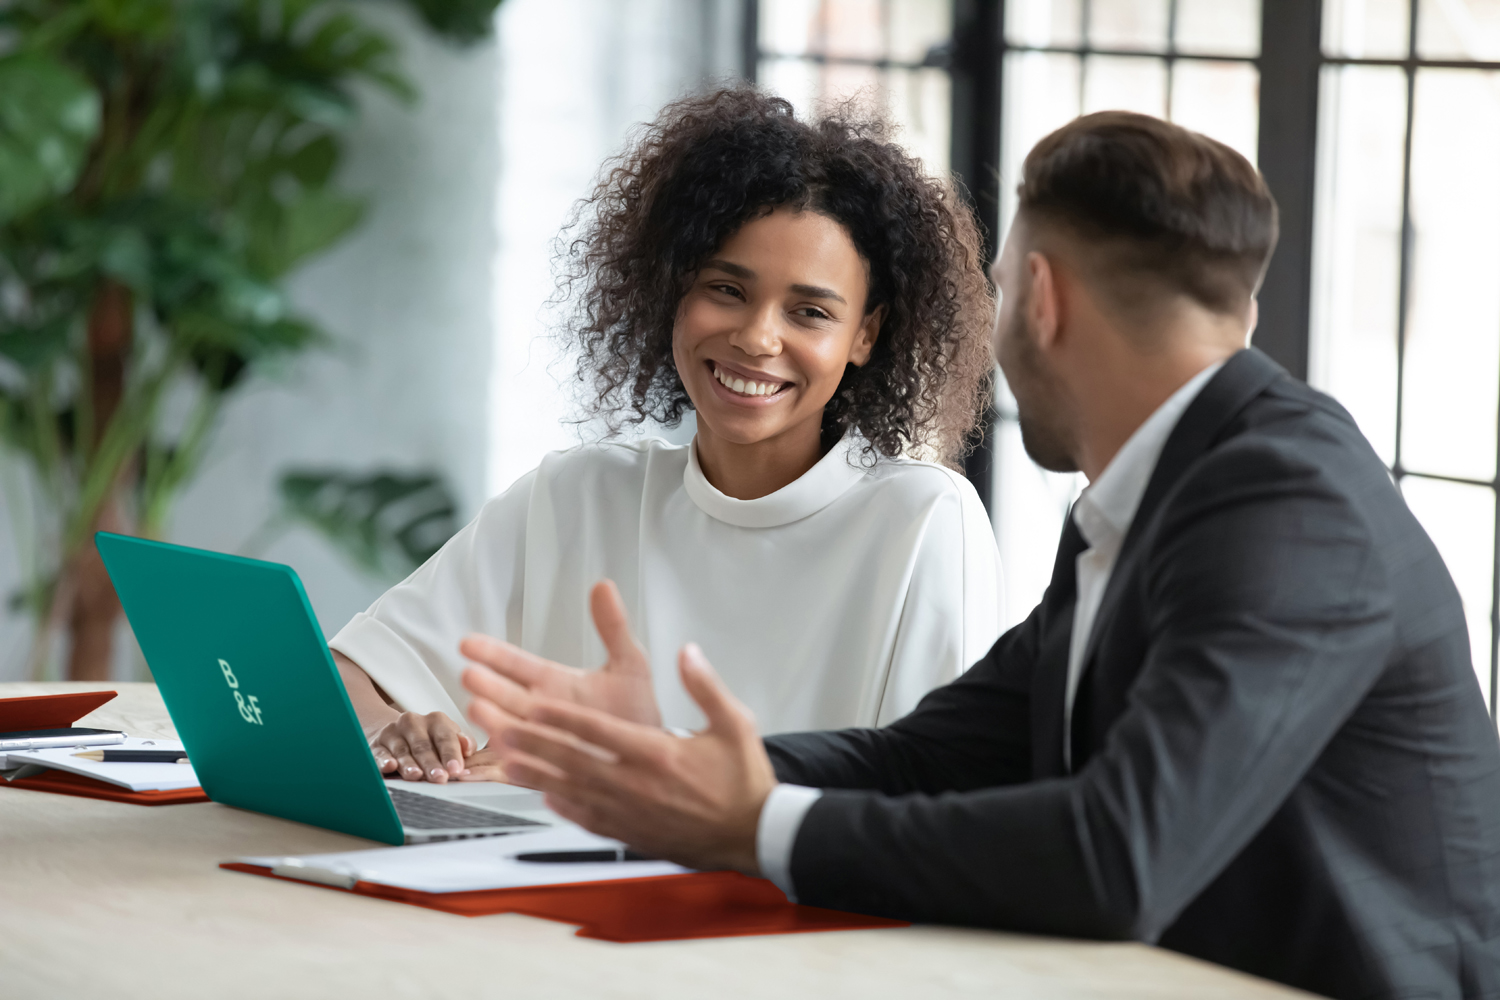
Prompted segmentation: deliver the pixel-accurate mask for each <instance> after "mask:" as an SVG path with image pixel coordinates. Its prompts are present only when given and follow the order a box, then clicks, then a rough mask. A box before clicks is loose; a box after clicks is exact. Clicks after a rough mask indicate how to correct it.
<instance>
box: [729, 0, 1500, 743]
mask: <svg viewBox="0 0 1500 1000" xmlns="http://www.w3.org/2000/svg"><path fill="white" fill-rule="evenodd" d="M1081 2H1082V4H1083V8H1084V13H1083V16H1084V17H1085V18H1087V17H1088V10H1089V6H1090V0H1081ZM1167 2H1168V5H1169V6H1168V35H1167V37H1168V43H1167V46H1166V49H1165V51H1161V50H1157V51H1150V50H1133V49H1132V50H1121V49H1112V48H1105V47H1095V46H1092V45H1091V44H1089V43H1088V42H1087V41H1085V42H1084V44H1081V45H1077V46H1030V45H1016V44H1012V43H1011V42H1010V41H1009V39H1008V38H1007V35H1006V0H953V38H952V41H951V42H950V43H949V44H948V45H947V46H939V47H936V48H934V49H933V50H932V51H930V52H929V53H928V56H927V58H926V59H925V60H923V61H922V62H921V63H900V62H892V61H886V60H869V59H844V58H835V57H826V56H804V57H802V58H807V59H809V60H811V61H814V62H819V63H829V62H847V63H854V64H862V65H869V66H874V67H877V68H882V69H887V68H907V69H915V68H917V67H919V66H927V67H933V66H938V67H942V68H946V69H947V70H948V72H949V74H950V76H951V79H952V95H953V96H952V122H951V132H950V134H951V137H952V145H951V156H950V166H951V169H952V172H953V174H954V176H955V177H956V179H957V180H958V181H959V182H960V184H961V189H962V191H963V194H964V196H965V197H966V198H967V199H968V200H969V203H970V205H971V206H972V207H973V208H974V210H975V214H976V215H977V216H978V219H979V222H980V230H981V233H982V237H983V240H984V252H985V255H986V258H987V259H993V257H994V255H995V252H996V250H997V239H998V235H999V234H998V228H999V225H1000V214H1001V191H1000V183H1001V152H1002V147H1003V140H1004V136H1003V129H1004V107H1005V105H1004V98H1005V61H1006V56H1007V55H1008V54H1009V53H1011V52H1048V53H1057V54H1070V55H1077V56H1079V57H1080V59H1082V57H1086V56H1089V55H1105V56H1109V55H1119V56H1148V57H1156V58H1160V59H1164V60H1165V61H1166V62H1167V68H1168V74H1169V76H1168V96H1167V100H1168V102H1169V104H1168V106H1169V107H1170V101H1171V87H1170V73H1171V69H1172V67H1173V65H1174V64H1175V63H1176V62H1177V61H1181V60H1190V59H1199V60H1209V61H1216V62H1243V63H1250V64H1253V65H1254V66H1255V67H1256V69H1257V70H1258V71H1259V74H1260V107H1259V135H1258V139H1257V150H1256V155H1257V159H1258V161H1259V162H1258V166H1259V168H1260V171H1261V174H1262V176H1264V177H1265V179H1266V184H1267V186H1268V187H1269V188H1270V190H1271V193H1272V195H1273V196H1274V197H1275V198H1276V202H1277V206H1278V208H1279V211H1280V226H1281V236H1280V240H1279V242H1278V244H1277V248H1276V253H1275V254H1274V255H1273V256H1272V258H1271V262H1270V265H1269V266H1268V268H1267V271H1266V276H1265V280H1264V282H1263V284H1262V286H1261V289H1260V293H1259V295H1258V297H1257V298H1258V303H1259V310H1260V311H1259V321H1258V325H1257V328H1256V333H1255V338H1254V343H1255V346H1256V347H1257V348H1259V349H1260V350H1261V351H1263V352H1265V353H1266V354H1267V355H1269V356H1270V357H1271V358H1272V359H1273V360H1275V361H1276V362H1278V363H1279V364H1281V365H1282V367H1284V368H1286V370H1287V371H1288V372H1290V373H1291V374H1292V375H1293V376H1294V377H1296V378H1299V379H1304V380H1305V379H1306V378H1307V377H1308V366H1309V359H1310V354H1311V339H1312V315H1313V292H1314V287H1313V278H1314V226H1315V220H1316V210H1317V204H1316V192H1317V183H1318V147H1319V124H1320V123H1319V94H1320V86H1321V81H1322V76H1323V72H1324V70H1325V68H1326V67H1330V66H1392V67H1399V68H1401V69H1402V70H1403V71H1404V72H1405V75H1406V91H1407V93H1406V97H1407V103H1406V122H1405V142H1404V152H1403V163H1402V193H1401V253H1400V270H1399V281H1400V286H1399V288H1398V292H1397V294H1398V304H1397V344H1396V350H1397V358H1396V366H1397V368H1396V370H1397V382H1396V393H1397V398H1396V401H1395V402H1396V452H1395V461H1394V463H1393V465H1392V467H1391V469H1390V471H1391V475H1392V476H1393V477H1394V478H1395V480H1396V482H1397V483H1398V484H1399V483H1400V482H1401V481H1402V480H1403V479H1404V478H1406V477H1407V476H1414V477H1417V478H1422V479H1431V480H1437V481H1444V482H1453V483H1460V484H1465V485H1471V486H1480V487H1487V488H1489V489H1490V490H1492V491H1493V492H1494V493H1495V495H1496V501H1497V502H1496V504H1495V510H1496V516H1495V520H1496V523H1495V549H1494V551H1493V552H1492V553H1491V569H1492V589H1491V601H1490V663H1489V688H1490V711H1491V716H1492V718H1496V719H1500V455H1497V463H1496V465H1497V471H1496V477H1495V478H1494V479H1493V480H1488V481H1481V480H1475V479H1465V478H1462V477H1453V476H1443V475H1436V474H1432V473H1422V472H1417V471H1414V470H1410V469H1406V468H1405V467H1403V465H1402V463H1401V426H1402V425H1401V421H1402V416H1403V415H1402V406H1403V399H1402V386H1403V384H1404V375H1405V360H1406V359H1405V354H1406V332H1407V325H1408V319H1409V317H1408V302H1409V293H1410V285H1411V280H1412V276H1411V272H1412V258H1413V249H1414V237H1415V232H1414V229H1413V225H1412V217H1411V159H1412V133H1413V119H1414V114H1415V101H1414V97H1415V89H1416V79H1417V73H1418V72H1419V71H1420V70H1423V69H1472V70H1476V71H1490V72H1495V71H1500V62H1485V61H1481V60H1455V59H1424V58H1421V57H1420V55H1419V49H1418V40H1419V39H1418V33H1419V30H1420V25H1421V20H1420V14H1421V4H1422V3H1423V2H1424V0H1407V3H1408V4H1409V10H1408V15H1409V18H1410V20H1409V23H1408V39H1407V52H1406V55H1405V57H1402V58H1394V57H1391V58H1365V57H1351V56H1338V55H1328V54H1326V53H1325V52H1324V51H1323V44H1322V42H1323V39H1322V35H1323V20H1324V18H1323V0H1262V2H1261V37H1260V52H1259V54H1258V55H1256V56H1254V57H1249V56H1245V55H1213V54H1201V53H1197V52H1194V53H1183V52H1178V51H1176V49H1175V44H1174V39H1173V37H1172V36H1173V34H1174V32H1173V30H1172V26H1173V25H1175V22H1176V11H1177V0H1167ZM1426 2H1432V0H1426ZM743 3H744V11H745V21H744V25H745V44H744V58H745V65H744V75H745V78H746V79H747V80H749V81H750V82H752V83H753V82H755V79H756V74H757V68H758V64H759V62H760V60H761V59H763V58H776V57H782V56H785V55H787V54H783V53H768V52H763V51H761V49H760V46H759V20H760V18H759V3H758V2H757V0H743ZM1085 37H1087V34H1086V33H1085ZM1006 416H1009V417H1010V418H1011V419H1013V416H1010V415H1006ZM1003 418H1004V417H1002V414H1001V413H1000V411H999V409H998V408H997V407H995V406H994V405H993V404H992V406H991V409H990V414H989V418H988V419H987V420H986V421H985V422H984V425H983V427H982V428H981V430H982V433H980V434H977V435H976V438H975V446H974V449H973V450H972V451H971V452H970V453H969V455H968V456H967V458H966V459H965V462H964V471H965V474H966V475H967V476H968V478H969V479H970V480H971V481H972V483H973V484H974V488H975V490H976V492H978V494H979V496H980V499H981V500H983V502H984V504H985V508H986V509H987V510H990V511H991V514H992V515H993V502H994V497H993V489H994V478H995V458H996V456H995V442H996V437H997V435H996V434H995V432H994V428H995V426H996V423H997V422H998V421H999V420H1001V419H1003ZM1496 419H1497V422H1500V414H1497V416H1496ZM1497 426H1500V424H1497Z"/></svg>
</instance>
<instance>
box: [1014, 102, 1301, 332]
mask: <svg viewBox="0 0 1500 1000" xmlns="http://www.w3.org/2000/svg"><path fill="white" fill-rule="evenodd" d="M1017 194H1019V196H1020V217H1021V218H1022V219H1024V220H1025V221H1026V222H1027V223H1028V224H1031V225H1032V226H1034V227H1039V228H1041V229H1042V230H1044V231H1045V230H1047V229H1051V228H1054V227H1060V228H1062V229H1064V230H1066V231H1067V232H1068V234H1069V235H1071V236H1073V237H1075V239H1076V240H1077V241H1078V244H1079V246H1080V249H1082V250H1083V251H1084V255H1085V257H1086V258H1087V261H1086V262H1085V266H1086V269H1087V270H1089V271H1092V272H1093V274H1092V275H1086V277H1093V278H1097V279H1099V280H1100V281H1102V282H1103V283H1104V284H1105V285H1106V286H1107V290H1108V291H1109V292H1110V293H1111V294H1112V297H1113V298H1114V299H1115V300H1116V301H1117V303H1118V304H1119V305H1121V306H1123V307H1125V308H1127V309H1132V308H1134V309H1143V308H1149V307H1150V306H1151V305H1152V304H1153V300H1155V299H1158V298H1159V297H1160V295H1161V294H1162V293H1163V292H1166V293H1168V294H1173V293H1175V294H1182V295H1186V296H1188V297H1190V298H1192V299H1193V300H1195V301H1197V302H1198V303H1201V304H1202V305H1203V306H1205V307H1206V308H1208V309H1211V310H1213V311H1214V312H1218V313H1237V312H1240V311H1242V310H1244V309H1245V308H1247V307H1248V305H1249V302H1250V299H1251V297H1253V296H1254V294H1255V292H1256V290H1257V289H1258V287H1259V285H1260V280H1261V278H1262V277H1263V276H1264V275H1265V270H1266V263H1267V262H1268V261H1269V260H1270V259H1271V251H1272V250H1273V249H1275V247H1276V236H1277V219H1276V201H1275V199H1273V198H1272V197H1271V192H1270V191H1269V190H1268V189H1267V188H1266V184H1265V181H1264V180H1263V179H1262V178H1261V176H1260V173H1259V172H1258V171H1257V170H1256V169H1255V168H1254V167H1253V166H1251V164H1250V162H1249V161H1248V160H1246V159H1245V158H1244V157H1243V156H1241V155H1240V154H1239V153H1237V152H1235V151H1234V150H1232V149H1230V148H1229V147H1228V146H1226V145H1224V144H1223V143H1221V142H1216V141H1214V140H1213V139H1210V138H1208V137H1207V136H1204V135H1199V134H1198V133H1197V132H1191V131H1189V130H1188V129H1185V128H1182V127H1181V126H1179V125H1173V124H1171V123H1169V122H1164V121H1162V120H1161V119H1159V118H1152V117H1150V116H1149V115H1140V114H1133V113H1131V112H1128V111H1101V112H1099V113H1097V114H1092V115H1085V116H1083V117H1082V118H1077V119H1074V120H1073V121H1072V122H1070V123H1068V124H1067V125H1064V126H1063V127H1062V128H1060V129H1058V130H1057V131H1056V132H1053V133H1052V134H1051V135H1049V136H1047V137H1046V138H1044V139H1042V141H1041V142H1039V143H1037V144H1036V146H1035V148H1033V149H1032V151H1031V152H1030V153H1029V154H1027V156H1026V163H1025V166H1024V168H1023V170H1022V177H1021V183H1020V185H1019V186H1018V188H1017Z"/></svg>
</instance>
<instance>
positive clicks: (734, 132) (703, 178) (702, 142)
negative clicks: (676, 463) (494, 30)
mask: <svg viewBox="0 0 1500 1000" xmlns="http://www.w3.org/2000/svg"><path fill="white" fill-rule="evenodd" d="M888 131H889V129H888V126H887V125H886V123H885V121H884V120H883V119H882V118H880V117H878V116H874V115H871V114H868V113H867V112H864V111H862V110H860V109H858V108H856V107H855V106H854V105H853V104H852V103H848V104H844V105H841V106H838V107H836V108H834V109H832V110H830V111H829V112H828V113H826V114H824V115H823V116H822V117H820V118H819V119H818V120H817V121H815V122H805V121H799V120H798V119H797V118H796V117H795V115H794V114H793V111H792V106H791V104H790V103H788V102H787V101H785V100H782V99H781V98H777V97H771V96H768V95H766V94H763V93H760V92H759V91H756V90H753V89H750V88H743V87H737V88H731V89H726V90H720V91H718V92H716V93H712V94H708V95H706V96H702V97H692V98H688V99H685V100H681V101H678V102H676V103H674V104H669V105H667V107H666V108H664V109H663V110H662V112H661V114H660V115H659V116H658V117H657V119H656V120H655V121H654V122H652V123H651V124H650V125H648V126H646V127H645V128H644V130H643V131H641V132H640V133H638V134H637V136H636V137H635V138H634V141H633V142H632V143H631V145H630V146H629V148H627V149H626V151H625V152H624V153H623V154H622V155H621V156H619V157H618V158H616V159H614V160H611V161H609V162H608V163H606V165H605V170H604V174H603V178H602V180H600V182H599V183H598V186H597V187H596V188H595V189H594V192H593V194H592V195H591V196H590V197H588V198H586V199H584V200H583V201H582V202H580V203H579V206H578V210H577V214H576V215H575V217H574V220H573V222H572V223H570V225H569V227H568V229H566V230H565V231H564V232H565V234H571V238H570V239H567V242H566V244H565V250H564V252H563V254H564V259H565V266H564V272H563V276H562V278H561V281H560V284H559V296H560V298H561V300H563V301H572V303H573V308H574V309H575V312H574V314H573V315H572V317H571V321H570V322H568V323H567V324H566V331H565V333H564V336H566V337H567V338H568V340H569V341H570V342H571V344H572V346H573V348H574V349H575V350H576V351H577V352H578V354H579V357H578V366H577V378H578V380H579V382H580V383H584V384H589V383H592V387H593V390H594V393H595V395H594V398H593V399H592V401H591V403H590V409H591V410H592V412H593V414H594V415H596V416H602V417H604V418H605V420H606V422H607V424H608V426H609V428H610V430H611V431H618V430H619V429H620V427H621V426H622V425H623V424H626V423H634V424H639V423H641V422H643V421H645V420H646V419H648V418H649V419H652V420H656V421H658V422H660V423H663V424H665V425H668V426H671V425H674V424H676V423H677V422H678V421H679V420H681V418H682V414H683V412H684V411H686V410H688V409H690V408H691V407H692V402H691V401H690V400H689V399H688V395H687V392H686V390H685V389H684V388H683V385H682V380H681V379H680V378H679V377H678V373H677V368H676V365H675V364H674V363H673V360H672V330H673V326H674V322H675V319H676V316H677V310H678V305H679V304H680V302H681V300H682V296H683V295H684V294H685V292H686V289H687V288H688V287H689V285H690V284H691V281H692V278H693V275H694V273H695V272H696V270H697V268H698V267H699V266H700V265H701V264H702V262H703V261H704V260H706V259H708V258H709V257H710V256H711V255H712V254H713V253H714V251H716V250H717V249H718V248H719V247H720V246H722V245H723V243H724V242H725V240H727V239H728V238H729V237H730V236H732V235H733V234H734V233H736V232H737V231H738V230H739V229H740V227H741V226H743V225H744V224H745V223H746V222H749V221H751V220H752V219H755V218H758V217H761V216H763V215H767V214H769V213H770V212H772V211H774V210H775V209H777V208H780V207H784V206H785V207H791V208H793V209H796V210H810V211H814V212H817V213H819V214H821V215H825V216H827V217H829V218H831V219H833V220H834V221H835V222H838V223H839V224H840V225H841V226H843V227H844V229H845V230H846V231H847V232H848V233H849V236H850V238H851V239H852V241H853V243H854V246H855V249H856V250H857V251H858V252H859V254H860V256H861V257H862V258H863V259H864V261H865V262H866V264H867V265H868V266H869V273H870V285H869V288H870V291H869V296H868V298H867V300H866V302H865V311H866V315H868V314H869V313H870V312H871V311H873V310H875V309H876V308H878V307H880V306H885V307H886V314H885V317H884V320H883V322H882V324H881V327H880V334H879V336H878V338H877V339H876V342H875V347H874V351H873V352H872V354H871V355H870V359H869V361H868V362H867V363H866V364H865V365H864V366H863V367H856V366H854V365H852V364H851V365H849V366H848V368H847V369H846V370H845V372H844V376H843V379H842V380H841V381H840V383H839V387H838V390H837V391H836V392H835V393H834V396H833V398H832V399H831V400H829V402H828V405H827V406H826V407H825V408H824V412H823V441H824V444H825V447H826V446H827V445H829V444H831V443H832V442H833V441H835V440H837V439H838V438H839V437H841V436H842V435H843V434H844V432H845V431H846V430H847V429H848V428H850V427H853V428H855V429H857V430H858V431H859V433H860V434H861V435H862V436H863V437H864V439H865V441H866V442H867V443H868V446H869V447H868V448H867V449H866V453H867V455H868V454H869V451H870V449H873V450H874V451H877V452H879V453H881V454H883V455H888V456H895V455H901V454H910V453H918V454H923V455H925V456H935V457H937V458H939V459H940V460H942V461H946V462H953V461H955V460H956V459H957V458H958V457H959V456H960V455H961V454H962V451H963V447H964V444H965V441H966V438H967V437H968V436H969V434H970V432H971V431H972V430H973V429H974V426H975V424H976V422H977V420H978V417H979V414H980V413H981V412H982V410H983V408H984V405H985V403H986V402H987V400H988V398H989V397H988V393H989V390H990V384H991V383H990V377H991V373H992V371H993V361H992V360H991V358H990V353H989V346H988V345H989V329H990V324H991V322H992V319H993V315H994V297H993V292H992V291H991V289H990V286H989V283H988V282H987V281H986V280H985V277H984V264H985V262H984V261H983V260H982V259H981V252H982V251H981V249H980V246H981V244H980V238H979V232H978V228H977V226H976V225H975V221H974V217H973V214H972V212H971V211H970V209H969V207H968V205H967V204H966V203H965V202H964V201H963V200H962V199H961V198H960V197H959V196H958V193H957V191H956V190H955V188H954V186H953V185H952V183H950V182H948V181H945V180H938V179H935V178H933V177H929V176H927V175H926V174H925V173H924V172H923V170H922V166H921V163H920V162H919V161H917V160H916V159H914V158H912V157H911V156H909V155H907V154H906V153H905V152H904V151H902V150H901V148H900V147H899V146H897V145H896V144H895V143H893V142H891V141H890V140H889V139H888V138H887V134H888ZM565 238H566V236H565ZM580 286H581V294H575V293H576V292H577V291H578V289H579V288H580ZM870 457H871V458H872V459H873V456H870Z"/></svg>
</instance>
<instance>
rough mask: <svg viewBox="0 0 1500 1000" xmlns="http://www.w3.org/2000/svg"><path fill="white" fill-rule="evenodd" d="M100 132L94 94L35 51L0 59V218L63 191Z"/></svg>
mask: <svg viewBox="0 0 1500 1000" xmlns="http://www.w3.org/2000/svg"><path fill="white" fill-rule="evenodd" d="M98 131H99V95H98V94H97V93H95V92H94V88H93V87H92V86H90V84H89V81H88V80H87V79H85V78H84V77H83V76H81V75H80V74H78V73H76V72H74V71H73V70H72V69H70V68H69V67H68V66H66V65H64V64H63V63H61V62H59V61H57V60H56V59H53V58H51V57H50V56H46V55H42V54H40V53H35V52H25V53H20V54H17V55H12V56H6V57H4V58H0V223H3V222H5V221H6V220H8V219H11V218H14V217H15V216H18V215H20V214H22V213H23V212H25V211H27V210H29V209H31V208H33V207H35V206H36V205H38V204H40V203H41V202H43V201H45V200H46V199H47V198H49V197H53V196H56V195H60V194H63V193H64V192H66V191H67V190H68V189H69V188H71V187H72V186H73V183H74V181H76V180H77V179H78V173H79V171H80V170H82V169H83V163H84V159H85V157H86V156H87V155H88V150H89V144H90V143H92V142H93V141H94V136H95V135H96V134H97V133H98Z"/></svg>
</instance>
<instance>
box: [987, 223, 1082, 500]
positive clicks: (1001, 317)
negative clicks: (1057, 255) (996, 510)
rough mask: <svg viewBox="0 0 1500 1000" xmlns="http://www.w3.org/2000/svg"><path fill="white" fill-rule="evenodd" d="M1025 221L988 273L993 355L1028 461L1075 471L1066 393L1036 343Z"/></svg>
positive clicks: (1054, 469)
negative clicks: (994, 297) (996, 304)
mask: <svg viewBox="0 0 1500 1000" xmlns="http://www.w3.org/2000/svg"><path fill="white" fill-rule="evenodd" d="M1024 230H1025V226H1024V225H1023V224H1022V223H1021V221H1020V220H1019V219H1018V220H1017V221H1016V222H1015V223H1013V224H1012V225H1011V228H1010V233H1009V234H1008V235H1007V237H1006V240H1005V246H1004V247H1003V248H1002V250H1001V252H1000V257H999V259H998V260H996V261H995V264H994V266H993V267H992V268H991V271H990V274H991V276H992V277H993V278H994V280H995V285H996V287H998V288H999V289H1000V309H999V312H998V314H997V315H996V318H995V340H994V344H995V357H996V359H997V360H998V361H999V363H1000V370H1001V371H1002V372H1004V374H1005V381H1006V382H1007V384H1009V386H1010V391H1011V395H1013V396H1015V397H1016V413H1017V418H1018V420H1019V422H1020V425H1021V444H1022V445H1023V446H1024V447H1025V448H1026V454H1028V455H1030V456H1031V459H1032V461H1034V462H1036V464H1037V465H1040V466H1041V467H1042V468H1044V469H1046V470H1048V471H1049V472H1077V471H1078V462H1077V460H1076V459H1075V458H1074V457H1073V448H1072V446H1071V441H1072V434H1071V432H1070V430H1069V426H1068V424H1069V421H1068V419H1067V406H1066V402H1065V399H1066V396H1065V394H1064V393H1063V392H1062V391H1061V385H1060V384H1059V381H1058V378H1057V376H1056V374H1055V373H1054V372H1053V371H1052V370H1051V368H1050V367H1049V364H1048V362H1047V359H1046V358H1045V357H1044V356H1043V354H1042V350H1041V348H1040V346H1038V343H1037V331H1036V330H1034V329H1032V324H1031V318H1030V315H1029V311H1028V309H1027V305H1028V304H1029V302H1030V297H1031V291H1032V288H1031V285H1032V273H1031V268H1030V266H1029V265H1028V263H1027V257H1028V250H1027V248H1026V246H1025V244H1026V243H1027V240H1026V234H1025V232H1024Z"/></svg>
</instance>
